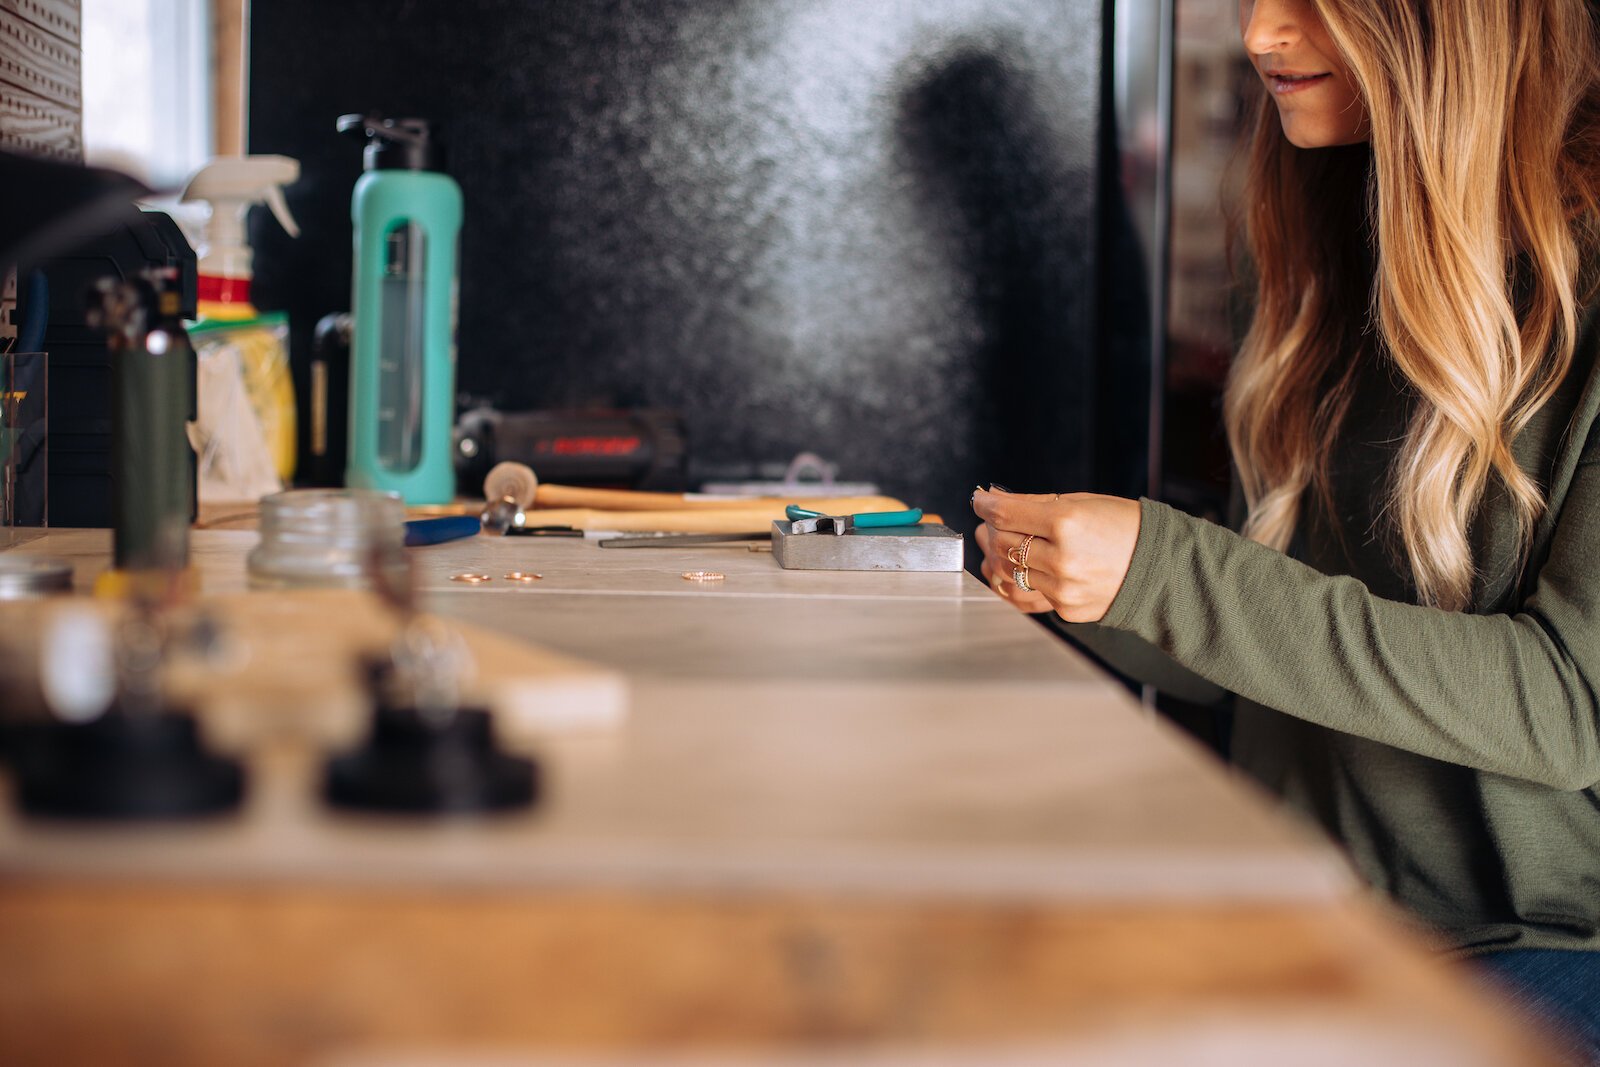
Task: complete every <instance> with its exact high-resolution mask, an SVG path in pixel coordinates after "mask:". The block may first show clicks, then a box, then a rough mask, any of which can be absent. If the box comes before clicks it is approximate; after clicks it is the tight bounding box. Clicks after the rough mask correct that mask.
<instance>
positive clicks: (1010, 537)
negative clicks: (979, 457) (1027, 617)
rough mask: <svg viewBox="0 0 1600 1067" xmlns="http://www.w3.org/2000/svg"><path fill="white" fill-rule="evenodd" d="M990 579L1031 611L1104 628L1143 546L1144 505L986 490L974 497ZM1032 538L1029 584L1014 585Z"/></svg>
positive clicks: (986, 573)
mask: <svg viewBox="0 0 1600 1067" xmlns="http://www.w3.org/2000/svg"><path fill="white" fill-rule="evenodd" d="M972 510H973V511H975V512H977V515H978V518H980V519H982V520H983V525H982V526H980V527H978V535H977V536H978V547H979V548H981V549H983V576H984V578H985V579H986V580H987V581H988V582H989V585H990V587H992V588H993V589H994V591H995V592H997V593H999V594H1000V595H1001V596H1003V597H1005V598H1006V599H1007V600H1009V601H1010V602H1011V603H1012V604H1013V605H1015V606H1016V607H1017V608H1018V609H1019V610H1021V611H1026V612H1030V613H1032V612H1039V611H1054V612H1055V613H1056V614H1057V615H1059V616H1061V617H1062V618H1063V619H1065V620H1066V621H1067V622H1098V621H1099V620H1100V619H1101V618H1103V617H1104V616H1105V613H1106V611H1107V609H1109V608H1110V607H1111V602H1112V601H1113V600H1114V599H1116V596H1117V590H1119V589H1121V588H1122V581H1123V579H1124V578H1126V577H1127V576H1128V564H1129V562H1131V561H1132V559H1133V547H1134V545H1135V544H1136V543H1138V540H1139V502H1138V501H1137V500H1128V499H1125V498H1123V497H1116V496H1099V495H1097V494H1094V493H1067V494H1062V495H1058V496H1026V495H1023V494H1021V493H999V492H989V491H987V490H983V489H980V490H978V492H977V493H975V494H973V497H972ZM1029 534H1032V535H1033V540H1032V541H1030V542H1029V543H1028V568H1027V581H1028V586H1029V589H1031V590H1032V591H1031V592H1030V591H1029V590H1024V589H1021V588H1019V587H1018V586H1017V584H1016V582H1015V581H1013V579H1012V572H1013V571H1014V570H1016V569H1017V565H1016V563H1015V560H1016V559H1017V558H1019V556H1020V551H1021V546H1022V541H1023V538H1025V537H1027V536H1028V535H1029Z"/></svg>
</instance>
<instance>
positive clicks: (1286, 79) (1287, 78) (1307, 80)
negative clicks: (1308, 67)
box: [1267, 73, 1333, 96]
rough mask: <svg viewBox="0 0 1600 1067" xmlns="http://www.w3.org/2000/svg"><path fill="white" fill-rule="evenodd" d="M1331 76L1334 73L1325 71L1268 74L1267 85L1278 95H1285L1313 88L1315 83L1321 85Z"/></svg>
mask: <svg viewBox="0 0 1600 1067" xmlns="http://www.w3.org/2000/svg"><path fill="white" fill-rule="evenodd" d="M1331 77H1333V75H1332V74H1327V73H1323V74H1268V75H1267V85H1268V86H1269V87H1270V88H1271V89H1272V91H1273V92H1274V93H1276V94H1277V95H1278V96H1283V95H1285V94H1287V93H1299V92H1304V91H1305V90H1307V89H1309V88H1311V87H1312V86H1313V85H1321V84H1322V83H1323V82H1324V81H1326V80H1327V79H1329V78H1331Z"/></svg>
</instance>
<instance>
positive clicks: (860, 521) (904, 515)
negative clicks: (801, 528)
mask: <svg viewBox="0 0 1600 1067" xmlns="http://www.w3.org/2000/svg"><path fill="white" fill-rule="evenodd" d="M783 513H784V514H785V515H787V516H788V517H789V521H790V522H801V521H803V520H805V519H818V518H821V517H822V512H820V511H807V510H806V509H805V508H803V507H801V506H800V505H798V504H790V505H789V506H788V507H786V508H784V509H783ZM921 521H922V509H921V508H912V509H911V510H909V511H867V512H863V513H862V514H860V515H852V516H850V523H851V525H852V526H915V525H916V524H917V523H919V522H921Z"/></svg>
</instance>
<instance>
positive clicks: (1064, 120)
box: [249, 0, 1147, 529]
mask: <svg viewBox="0 0 1600 1067" xmlns="http://www.w3.org/2000/svg"><path fill="white" fill-rule="evenodd" d="M1105 29H1106V27H1105V25H1104V21H1103V19H1102V12H1101V4H1100V3H1099V2H1098V0H631V2H629V0H563V2H560V3H555V2H546V3H538V2H522V3H518V2H514V0H404V2H398V0H340V2H337V3H328V2H327V0H256V2H255V3H253V4H252V5H251V23H250V31H251V48H250V101H251V104H250V115H249V148H250V151H252V152H280V153H284V154H287V155H291V156H294V157H296V158H298V159H299V160H300V161H301V162H302V165H303V178H302V180H301V181H300V182H299V183H298V184H297V185H295V186H294V187H293V189H292V190H291V191H290V193H289V201H290V205H291V207H292V209H293V211H294V213H295V214H296V215H297V216H298V218H299V221H300V222H301V224H302V226H303V228H304V236H303V237H302V238H301V239H300V240H299V241H293V242H291V241H290V240H289V239H288V238H287V237H285V236H283V235H282V234H281V233H280V232H279V231H277V229H276V227H275V224H271V223H270V222H269V221H267V220H265V219H263V218H261V217H259V216H260V215H261V214H262V213H260V212H257V216H258V217H257V218H256V220H255V223H256V225H255V226H254V227H253V236H254V239H255V241H256V244H257V249H258V279H257V292H258V295H259V297H260V300H259V301H258V303H260V304H261V305H262V306H263V307H281V308H286V309H288V310H289V311H290V313H291V316H292V321H293V324H294V359H295V364H296V369H297V373H298V374H300V375H301V381H300V382H299V383H298V384H299V386H300V391H301V394H302V396H303V395H304V394H305V382H304V377H303V376H304V368H305V366H306V364H307V360H308V358H309V355H308V354H309V344H310V331H311V328H312V326H313V325H314V324H315V322H316V320H317V318H319V317H320V316H321V315H323V314H325V313H327V312H329V311H335V310H344V309H346V308H348V306H349V286H350V282H349V277H350V252H349V247H350V246H349V242H350V217H349V197H350V190H351V186H352V184H353V183H354V182H355V180H356V178H357V177H358V176H359V173H360V155H361V153H360V146H359V145H358V144H356V143H355V142H353V141H350V140H347V139H346V138H344V137H341V136H339V135H337V134H336V133H335V132H334V128H333V126H334V119H335V117H336V116H338V115H339V114H341V113H343V112H351V111H367V110H375V111H379V112H382V113H384V114H389V115H395V116H410V115H416V116H423V117H426V118H428V119H431V120H433V121H434V122H435V123H436V124H437V126H438V128H439V130H440V131H441V132H442V134H443V135H444V137H445V139H446V142H447V145H448V152H449V160H448V169H449V171H450V173H451V174H453V175H454V176H455V178H456V179H457V180H458V181H459V182H460V183H461V186H462V189H463V192H464V195H465V200H466V205H467V212H466V221H465V224H464V227H463V232H462V239H461V291H460V329H459V353H460V355H459V359H460V363H459V385H460V390H461V392H462V393H464V394H472V395H475V396H483V397H489V398H492V399H493V400H494V401H496V402H497V403H498V404H500V405H502V406H504V407H508V408H522V407H557V406H567V405H577V404H586V403H600V404H623V405H653V406H665V407H671V408H675V409H677V410H679V411H681V412H682V413H683V415H684V416H685V418H686V419H687V421H688V428H689V434H690V451H691V456H692V459H693V463H694V466H695V468H696V469H697V470H701V471H708V472H714V471H716V470H718V469H722V468H728V467H730V466H733V465H737V464H740V463H748V462H771V461H786V460H787V459H788V458H789V457H791V456H792V455H794V454H795V453H796V452H798V451H801V450H805V449H810V450H814V451H817V452H820V453H822V454H823V455H824V456H825V457H827V458H829V459H832V460H834V461H835V462H838V463H839V464H840V465H841V467H842V469H841V472H840V474H841V476H842V477H848V478H851V479H869V480H873V481H876V482H878V483H879V484H880V485H882V486H883V488H884V489H885V490H886V491H888V492H891V493H894V494H897V495H900V496H903V497H904V498H905V499H907V500H908V501H911V502H913V503H919V504H922V505H924V506H926V507H929V508H931V509H938V510H940V511H942V512H944V513H945V514H946V515H947V516H948V517H950V518H951V519H952V520H954V521H955V522H956V523H957V524H958V525H961V526H963V527H964V528H966V529H970V528H971V524H970V522H969V521H968V519H969V515H970V513H969V512H968V510H967V507H966V501H967V496H968V494H969V493H970V492H971V487H972V486H973V484H975V483H977V482H985V483H987V482H989V481H997V482H1001V483H1003V484H1007V485H1010V486H1011V487H1013V488H1017V489H1030V490H1040V491H1044V490H1049V491H1055V490H1060V489H1080V488H1099V489H1106V490H1114V491H1120V492H1138V491H1139V490H1140V489H1141V488H1142V483H1141V477H1142V471H1143V467H1144V433H1145V426H1146V413H1145V402H1144V395H1143V394H1144V389H1145V382H1146V380H1147V378H1146V372H1145V369H1144V367H1143V365H1142V356H1141V352H1142V348H1141V345H1142V342H1141V340H1140V337H1141V336H1142V329H1143V326H1142V324H1139V323H1138V322H1137V321H1136V320H1137V319H1139V317H1140V315H1139V313H1140V311H1141V310H1142V308H1141V302H1140V298H1139V297H1138V296H1137V293H1136V291H1135V290H1136V286H1132V285H1128V284H1123V283H1120V282H1117V281H1114V280H1108V279H1114V278H1115V277H1116V276H1117V273H1116V272H1115V271H1113V270H1112V269H1110V268H1109V267H1108V266H1107V264H1108V263H1110V262H1112V261H1113V260H1114V259H1115V258H1116V257H1117V254H1118V250H1119V249H1120V248H1121V247H1122V245H1121V244H1120V239H1121V234H1122V230H1121V228H1120V226H1119V225H1118V217H1119V216H1118V210H1117V208H1116V203H1115V201H1116V197H1115V189H1116V183H1115V180H1114V177H1113V175H1112V173H1111V171H1110V170H1109V169H1108V167H1107V165H1108V164H1109V163H1111V162H1112V160H1111V158H1110V157H1111V156H1112V155H1113V153H1112V152H1111V151H1109V150H1108V148H1107V138H1106V136H1105V132H1106V131H1105V129H1104V126H1103V123H1102V121H1101V116H1102V114H1103V112H1104V110H1105V109H1104V108H1103V104H1104V92H1103V86H1104V84H1105V83H1106V80H1107V79H1106V77H1105V74H1106V72H1105V71H1104V70H1103V67H1102V56H1103V54H1104V52H1105V48H1104V40H1105ZM1119 300H1120V301H1122V302H1123V303H1124V304H1125V305H1126V307H1125V308H1124V309H1123V310H1122V311H1120V312H1119V311H1118V309H1117V307H1116V302H1117V301H1119ZM464 488H465V487H464Z"/></svg>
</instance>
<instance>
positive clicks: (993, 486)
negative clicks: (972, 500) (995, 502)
mask: <svg viewBox="0 0 1600 1067" xmlns="http://www.w3.org/2000/svg"><path fill="white" fill-rule="evenodd" d="M989 492H991V493H1009V492H1011V490H1009V489H1007V488H1006V487H1005V486H1003V485H1001V484H1000V483H999V482H990V483H989Z"/></svg>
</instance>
